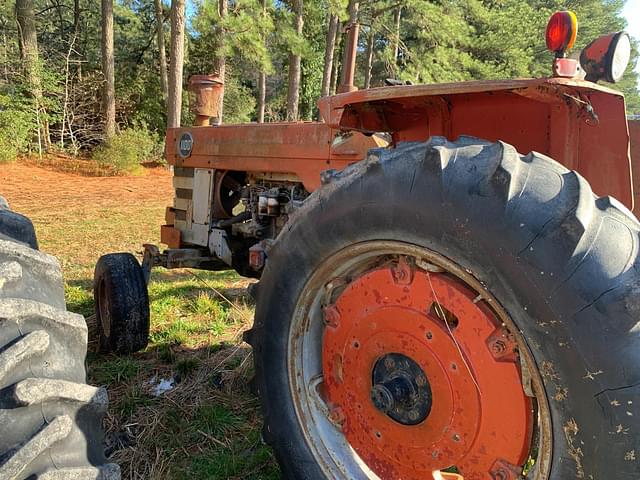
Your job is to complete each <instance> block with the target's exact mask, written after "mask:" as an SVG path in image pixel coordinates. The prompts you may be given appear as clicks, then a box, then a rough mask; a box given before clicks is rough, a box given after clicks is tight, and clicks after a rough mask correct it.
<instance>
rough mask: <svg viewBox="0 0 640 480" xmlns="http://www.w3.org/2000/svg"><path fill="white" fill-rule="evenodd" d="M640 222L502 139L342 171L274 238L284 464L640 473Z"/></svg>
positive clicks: (351, 470)
mask: <svg viewBox="0 0 640 480" xmlns="http://www.w3.org/2000/svg"><path fill="white" fill-rule="evenodd" d="M639 230H640V224H638V222H637V220H636V219H635V218H634V217H633V216H632V214H631V213H630V212H629V211H628V210H627V209H626V208H624V207H623V206H622V205H620V204H619V203H618V202H617V201H615V200H614V199H612V198H609V197H603V198H597V197H596V196H594V194H593V193H592V191H591V189H590V187H589V185H588V183H587V182H586V181H585V180H584V179H583V178H582V177H581V176H580V175H579V174H577V173H576V172H573V171H569V170H567V169H566V168H564V167H563V166H561V165H560V164H558V163H557V162H555V161H553V160H552V159H550V158H548V157H546V156H544V155H541V154H538V153H530V154H528V155H520V154H519V153H517V152H516V151H515V149H514V148H513V147H511V146H510V145H507V144H505V143H502V142H498V143H489V142H485V141H482V140H478V139H475V138H468V137H462V138H460V139H459V140H457V141H456V142H449V141H447V140H446V139H443V138H439V137H436V138H433V139H431V140H430V141H429V142H426V143H407V144H401V145H400V146H398V147H397V148H396V149H394V150H374V151H372V152H370V155H369V157H368V158H367V159H366V160H365V161H363V162H360V163H359V164H356V165H353V166H351V167H349V168H347V169H346V170H344V171H343V172H341V173H338V174H336V175H335V176H333V177H332V178H331V179H330V181H328V182H327V183H326V184H325V185H324V186H323V187H322V188H321V189H319V190H318V191H317V192H315V193H314V194H313V195H312V196H311V197H310V198H309V200H308V201H307V202H306V203H305V205H304V207H303V208H302V209H301V210H300V211H298V212H297V213H296V214H295V216H294V217H292V218H291V219H290V222H289V228H287V229H285V231H283V233H282V234H281V235H280V237H279V238H278V239H277V241H276V242H275V244H274V246H273V248H272V249H271V250H270V251H269V252H268V253H269V259H268V262H267V266H266V269H265V271H264V273H263V276H262V279H261V281H260V284H259V286H258V288H257V289H256V317H255V323H254V326H253V328H252V330H250V331H249V332H247V335H246V339H247V341H248V342H249V343H251V344H252V345H253V348H254V358H255V370H256V387H257V390H258V392H259V394H260V398H261V403H262V409H263V413H264V418H265V425H264V431H263V435H264V438H265V440H266V441H267V442H268V443H269V444H271V445H272V447H273V448H274V450H275V454H276V456H277V458H278V461H279V463H280V465H281V469H282V472H283V476H284V478H287V479H299V478H305V479H367V478H377V477H379V478H382V479H395V478H402V479H404V480H414V479H415V480H417V479H427V478H441V477H438V474H436V473H434V472H439V471H442V475H444V477H443V478H453V475H452V474H450V473H446V472H458V473H459V474H461V475H462V476H463V477H464V479H465V480H475V479H487V478H494V479H497V478H499V479H516V478H521V476H522V475H523V474H526V475H527V477H526V478H529V479H535V480H543V479H544V480H547V479H552V480H564V479H569V478H585V479H589V478H593V479H604V478H615V479H616V480H637V479H638V478H640V460H639V459H640V402H639V401H638V398H640V368H639V366H640V339H639V335H640V330H639V329H638V321H639V320H640V303H639V302H638V291H640V275H639V274H638V269H639V268H640V264H639V261H638V247H639V242H638V232H639Z"/></svg>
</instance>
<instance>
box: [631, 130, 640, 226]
mask: <svg viewBox="0 0 640 480" xmlns="http://www.w3.org/2000/svg"><path fill="white" fill-rule="evenodd" d="M629 137H630V139H631V173H632V177H633V193H634V197H635V204H634V207H633V213H635V214H636V217H640V120H629Z"/></svg>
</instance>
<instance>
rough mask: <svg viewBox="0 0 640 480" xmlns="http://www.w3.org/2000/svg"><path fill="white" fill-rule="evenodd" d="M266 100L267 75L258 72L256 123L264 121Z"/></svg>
mask: <svg viewBox="0 0 640 480" xmlns="http://www.w3.org/2000/svg"><path fill="white" fill-rule="evenodd" d="M266 100H267V75H266V73H264V72H260V73H259V74H258V123H264V110H265V105H266Z"/></svg>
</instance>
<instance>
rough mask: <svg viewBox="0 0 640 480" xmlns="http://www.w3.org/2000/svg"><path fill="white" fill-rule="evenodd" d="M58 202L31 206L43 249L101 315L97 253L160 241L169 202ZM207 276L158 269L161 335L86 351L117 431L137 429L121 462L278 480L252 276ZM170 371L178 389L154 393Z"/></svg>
mask: <svg viewBox="0 0 640 480" xmlns="http://www.w3.org/2000/svg"><path fill="white" fill-rule="evenodd" d="M112 181H113V180H112ZM112 188H113V184H112ZM85 194H86V192H85ZM98 194H99V192H98ZM25 195H28V194H27V193H25ZM60 202H61V203H60V204H59V205H54V206H53V209H52V208H51V207H52V206H50V205H37V206H34V207H33V208H34V209H33V210H32V211H24V209H23V213H26V214H27V215H29V216H30V217H31V218H32V219H33V221H34V224H35V226H36V229H37V232H38V236H39V241H40V246H41V249H42V250H44V251H46V252H48V253H51V254H53V255H56V256H57V257H58V258H59V260H60V262H61V264H62V266H63V270H64V273H65V281H66V284H65V294H66V300H67V305H68V309H69V310H70V311H73V312H77V313H80V314H82V315H84V316H87V317H88V316H90V315H92V314H93V313H94V303H93V292H92V283H93V269H94V266H95V262H96V261H97V260H98V258H99V256H100V255H102V254H105V253H109V252H118V251H125V252H126V251H128V252H132V253H134V254H135V253H138V252H140V251H141V249H142V247H141V246H142V244H143V243H146V242H157V241H158V237H159V225H161V224H162V223H163V216H164V208H165V206H166V205H167V204H168V203H169V202H170V199H167V198H162V196H159V198H157V199H156V200H154V201H149V199H148V198H146V199H145V201H144V202H142V201H141V202H139V204H138V205H132V204H131V203H129V204H126V205H120V204H119V203H118V198H116V197H114V198H113V200H112V201H111V200H110V197H109V198H108V199H107V200H105V199H104V198H103V199H102V201H101V203H100V204H99V205H98V204H96V205H95V206H94V205H93V204H91V203H87V202H79V201H76V202H74V201H73V196H72V195H70V196H69V197H68V198H67V197H61V198H60ZM64 202H67V203H64ZM109 202H112V203H111V204H110V203H109ZM25 203H26V202H25ZM197 275H198V278H196V277H195V276H194V275H193V274H192V273H191V272H190V271H188V270H175V271H165V270H162V269H158V270H155V271H154V272H153V274H152V279H151V283H150V286H149V297H150V306H151V335H150V342H149V346H148V348H147V349H146V350H145V351H144V352H139V353H136V354H133V355H129V356H124V357H116V356H113V355H97V354H91V353H90V354H89V355H88V367H89V381H90V383H92V384H94V385H100V386H105V387H106V388H107V389H108V391H109V398H110V407H109V415H108V418H107V421H106V426H107V437H108V438H111V435H113V436H114V437H113V438H122V437H126V438H128V441H127V445H128V446H127V447H126V448H123V447H117V448H115V453H114V454H113V459H114V460H115V461H116V462H118V463H119V464H120V466H121V468H122V474H123V479H124V480H126V479H133V478H136V479H138V478H145V479H150V480H155V479H157V480H160V479H162V480H164V479H242V480H248V479H256V480H257V479H264V480H267V479H277V478H279V477H280V475H279V470H278V467H277V464H276V462H275V460H274V459H273V456H272V453H271V450H270V449H269V448H267V447H265V446H264V445H263V444H262V442H261V441H260V433H259V432H260V429H261V426H262V420H261V416H260V410H259V404H258V401H257V399H256V398H255V397H254V396H253V395H252V394H251V393H250V392H249V387H248V380H249V379H250V378H251V375H252V371H251V368H252V361H251V358H250V357H249V354H250V351H249V349H248V348H246V346H244V347H243V346H241V341H240V338H241V335H240V334H241V331H242V330H243V329H244V328H246V327H248V326H249V325H250V321H251V318H252V317H253V309H252V307H251V305H250V304H249V303H248V300H247V298H246V295H244V293H246V292H244V291H243V290H242V287H244V286H245V285H246V282H245V281H244V280H243V279H242V278H241V277H239V276H238V275H236V274H235V273H234V272H197ZM211 287H213V288H215V289H217V290H219V291H221V292H222V293H223V294H224V295H225V296H226V297H227V298H230V299H231V300H232V301H233V302H234V304H235V305H236V307H232V306H230V305H229V304H228V303H227V302H226V301H225V300H223V299H221V298H220V297H219V296H218V295H217V293H215V292H214V291H213V290H212V289H211ZM239 294H240V295H239ZM238 295H239V296H238ZM170 378H171V379H173V380H174V381H175V386H174V388H173V389H172V390H170V391H168V392H166V393H164V394H163V395H160V396H155V395H154V388H155V386H156V385H157V383H158V381H160V380H161V379H170ZM116 443H117V442H116Z"/></svg>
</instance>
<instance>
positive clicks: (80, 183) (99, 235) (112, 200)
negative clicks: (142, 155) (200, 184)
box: [0, 162, 173, 280]
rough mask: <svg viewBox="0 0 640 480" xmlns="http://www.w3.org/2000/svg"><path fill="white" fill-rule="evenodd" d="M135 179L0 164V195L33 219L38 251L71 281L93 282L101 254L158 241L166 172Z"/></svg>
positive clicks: (167, 197) (168, 191) (168, 192)
mask: <svg viewBox="0 0 640 480" xmlns="http://www.w3.org/2000/svg"><path fill="white" fill-rule="evenodd" d="M144 173H145V174H144V175H143V176H137V177H90V176H83V175H80V174H77V173H69V172H60V171H56V170H52V169H50V168H42V167H39V166H35V165H33V163H26V162H17V163H12V164H4V165H0V195H2V196H4V197H5V198H6V199H7V201H8V202H9V205H11V208H12V209H13V210H15V211H17V212H20V213H23V214H25V215H27V216H28V217H29V218H31V220H32V221H33V223H34V225H35V227H36V232H37V234H38V241H39V243H40V248H41V249H42V250H44V251H46V252H48V253H51V254H53V255H56V256H57V257H58V258H59V260H60V262H61V263H62V266H63V269H64V271H65V277H66V279H67V280H76V279H80V278H84V279H89V278H90V277H91V276H92V274H93V272H92V270H93V266H94V265H95V261H96V260H97V258H98V257H99V256H100V255H103V254H105V253H110V252H117V251H131V252H134V253H135V252H138V251H140V250H141V245H142V244H143V243H158V242H159V241H160V225H161V224H162V223H163V220H164V212H165V208H166V207H167V206H168V205H171V202H172V197H173V191H172V186H171V175H170V172H169V169H168V168H153V169H145V171H144Z"/></svg>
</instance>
